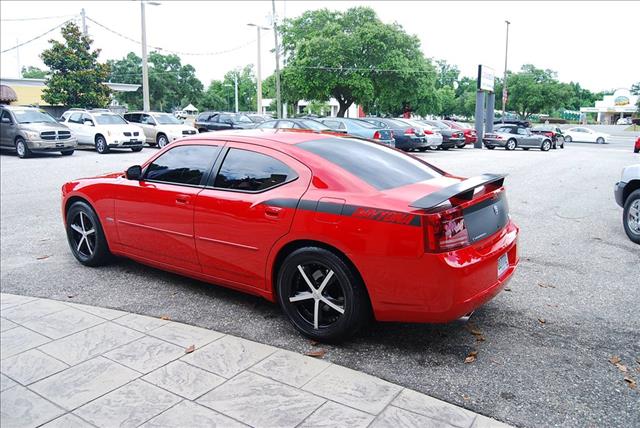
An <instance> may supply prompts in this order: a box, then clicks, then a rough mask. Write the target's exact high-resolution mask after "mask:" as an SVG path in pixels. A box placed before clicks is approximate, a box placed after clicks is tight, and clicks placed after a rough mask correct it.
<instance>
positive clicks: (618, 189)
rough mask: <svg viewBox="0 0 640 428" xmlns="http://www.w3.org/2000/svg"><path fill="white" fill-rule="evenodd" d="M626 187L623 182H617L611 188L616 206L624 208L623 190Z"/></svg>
mask: <svg viewBox="0 0 640 428" xmlns="http://www.w3.org/2000/svg"><path fill="white" fill-rule="evenodd" d="M626 185H627V183H625V182H624V181H618V182H617V183H616V185H615V186H614V187H613V196H614V197H615V198H616V204H618V205H620V206H621V207H624V197H623V196H624V188H625V186H626Z"/></svg>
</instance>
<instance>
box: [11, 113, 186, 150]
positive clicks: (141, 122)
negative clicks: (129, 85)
mask: <svg viewBox="0 0 640 428" xmlns="http://www.w3.org/2000/svg"><path fill="white" fill-rule="evenodd" d="M0 118H1V121H2V126H1V127H0V144H1V146H2V148H8V149H14V150H15V151H16V152H17V153H18V156H19V157H21V158H26V157H29V156H30V155H31V153H34V152H60V153H61V154H62V155H64V156H69V155H72V154H73V152H74V150H75V149H76V148H77V147H78V146H91V147H95V149H96V151H97V152H98V153H100V154H104V153H108V152H109V151H110V150H111V149H130V150H132V151H134V152H139V151H140V150H142V148H143V147H144V145H145V144H148V145H150V146H158V147H164V146H165V145H167V144H169V143H170V142H172V141H175V140H177V139H178V138H182V137H185V136H189V135H195V134H196V133H197V131H196V129H195V128H194V127H193V126H188V125H185V124H183V123H182V121H180V120H178V119H176V118H175V117H174V116H173V115H171V114H168V113H162V112H130V113H126V114H124V116H121V115H119V114H116V113H113V112H111V111H109V110H106V109H93V110H85V109H70V110H67V111H66V112H64V113H63V114H62V116H61V117H60V119H58V120H56V119H54V118H53V117H52V116H51V115H49V114H48V113H46V112H44V111H42V110H40V109H38V108H34V107H17V106H15V107H14V106H6V105H3V106H1V107H0Z"/></svg>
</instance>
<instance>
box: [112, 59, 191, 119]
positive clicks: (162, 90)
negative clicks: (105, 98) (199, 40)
mask: <svg viewBox="0 0 640 428" xmlns="http://www.w3.org/2000/svg"><path fill="white" fill-rule="evenodd" d="M108 64H109V66H110V67H111V74H110V75H109V79H110V81H111V82H118V83H132V84H138V85H142V59H141V58H140V57H139V56H137V55H136V54H134V53H133V52H129V54H127V56H126V57H124V58H122V59H120V60H116V61H114V60H110V61H109V62H108ZM148 64H149V103H150V107H151V109H152V110H160V111H171V110H172V109H176V108H179V107H184V106H185V105H187V104H189V103H194V104H198V103H199V101H200V97H201V96H202V90H203V85H202V82H200V80H199V79H198V78H197V77H196V71H195V68H193V66H192V65H190V64H185V65H182V63H181V61H180V57H178V56H177V55H174V54H169V55H163V54H161V53H159V52H156V51H154V52H151V53H149V56H148ZM116 99H117V100H118V101H119V102H120V103H122V104H126V105H127V106H128V107H129V109H141V108H142V87H140V88H139V89H138V90H137V91H136V92H121V93H117V94H116Z"/></svg>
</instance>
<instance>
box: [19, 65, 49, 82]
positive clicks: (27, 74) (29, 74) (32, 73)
mask: <svg viewBox="0 0 640 428" xmlns="http://www.w3.org/2000/svg"><path fill="white" fill-rule="evenodd" d="M20 74H22V77H23V78H24V79H45V78H46V77H47V72H46V71H45V70H42V69H40V68H38V67H34V66H33V65H30V66H29V67H22V70H21V73H20Z"/></svg>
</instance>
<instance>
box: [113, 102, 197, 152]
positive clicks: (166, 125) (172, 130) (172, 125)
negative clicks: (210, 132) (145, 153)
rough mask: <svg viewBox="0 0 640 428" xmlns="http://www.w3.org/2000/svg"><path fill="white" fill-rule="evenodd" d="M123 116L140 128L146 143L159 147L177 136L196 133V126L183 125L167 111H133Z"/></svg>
mask: <svg viewBox="0 0 640 428" xmlns="http://www.w3.org/2000/svg"><path fill="white" fill-rule="evenodd" d="M124 118H125V119H126V120H127V121H128V122H130V123H134V124H136V125H138V126H140V127H141V128H142V130H143V131H144V135H145V137H146V142H147V144H149V145H151V146H158V147H160V148H163V147H164V146H166V145H167V144H169V143H171V142H173V141H175V140H177V139H178V138H182V137H187V136H189V135H195V134H197V133H198V131H197V130H196V128H194V127H193V126H189V125H184V124H183V123H182V121H181V120H178V119H176V118H175V117H174V116H172V115H171V114H169V113H162V112H142V111H135V112H131V113H125V115H124Z"/></svg>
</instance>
